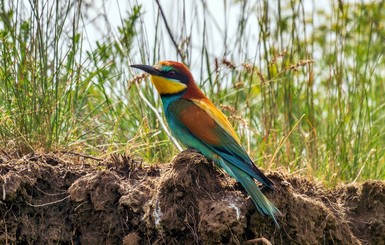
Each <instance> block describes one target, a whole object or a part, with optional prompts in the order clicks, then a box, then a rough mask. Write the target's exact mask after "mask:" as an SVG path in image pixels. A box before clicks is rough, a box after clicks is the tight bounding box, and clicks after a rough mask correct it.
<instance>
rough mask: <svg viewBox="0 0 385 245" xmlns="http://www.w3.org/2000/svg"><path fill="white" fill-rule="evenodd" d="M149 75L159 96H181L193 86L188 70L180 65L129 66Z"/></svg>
mask: <svg viewBox="0 0 385 245" xmlns="http://www.w3.org/2000/svg"><path fill="white" fill-rule="evenodd" d="M131 67H134V68H137V69H140V70H142V71H145V72H147V73H148V74H150V79H151V82H152V83H153V84H154V86H155V88H156V90H158V93H159V94H160V95H161V96H167V95H175V94H181V95H182V94H183V93H185V92H186V91H187V90H188V88H189V87H190V86H195V83H194V79H193V77H192V75H191V72H190V71H189V69H188V68H187V67H186V66H185V65H184V64H182V63H179V62H175V61H162V62H159V63H158V64H156V65H154V66H149V65H131Z"/></svg>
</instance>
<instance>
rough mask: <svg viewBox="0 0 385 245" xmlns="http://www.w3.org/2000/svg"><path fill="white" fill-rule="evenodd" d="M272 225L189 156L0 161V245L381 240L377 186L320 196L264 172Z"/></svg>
mask: <svg viewBox="0 0 385 245" xmlns="http://www.w3.org/2000/svg"><path fill="white" fill-rule="evenodd" d="M267 175H268V176H269V177H270V178H271V179H272V180H273V181H274V182H275V183H276V185H277V186H278V188H277V190H276V191H271V190H265V189H263V191H264V193H265V194H266V196H267V197H268V198H269V199H270V200H271V201H272V202H274V203H275V204H276V206H277V207H278V208H279V209H280V211H281V212H282V214H283V217H281V218H280V219H279V222H280V225H281V228H280V229H278V228H277V227H275V226H274V223H273V221H272V220H271V219H269V218H268V217H264V216H262V215H261V214H259V213H258V211H257V210H256V209H255V207H254V205H253V203H252V201H251V200H250V198H248V197H247V195H246V192H245V191H244V190H243V188H242V187H241V186H240V185H239V184H237V183H236V182H235V181H234V180H232V179H231V178H229V177H228V176H227V175H225V174H223V173H222V172H220V171H219V170H218V169H217V168H215V167H214V166H213V164H212V163H210V162H208V161H207V160H206V159H205V158H204V157H202V156H201V155H200V154H198V153H196V152H194V151H185V152H183V153H181V154H179V155H178V156H177V157H176V158H175V159H174V161H173V163H172V164H171V165H162V166H161V167H142V166H141V165H140V164H139V163H137V162H135V161H133V160H132V159H130V158H129V157H125V156H114V157H112V158H111V159H108V160H106V161H105V162H103V163H100V164H96V163H93V164H89V163H87V161H86V160H84V159H83V160H82V159H80V160H79V157H78V156H77V157H69V156H68V155H62V154H56V155H54V154H32V155H28V156H25V157H23V158H14V157H9V156H4V157H1V156H0V177H1V178H0V214H1V216H2V219H1V220H0V243H2V244H3V243H5V244H6V243H28V244H30V243H36V244H63V243H64V244H70V243H71V244H103V243H104V244H122V243H123V244H181V243H183V244H269V243H270V242H271V243H273V244H282V243H284V244H287V243H293V244H296V243H298V244H333V243H337V244H384V243H385V224H384V223H385V208H384V207H385V183H384V182H380V181H369V182H364V183H362V184H355V185H353V184H350V185H343V186H341V187H338V188H336V189H334V190H325V189H323V188H322V186H321V185H319V184H315V183H311V182H309V181H307V180H306V179H304V178H301V177H293V176H289V175H287V174H284V173H280V172H272V173H268V174H267Z"/></svg>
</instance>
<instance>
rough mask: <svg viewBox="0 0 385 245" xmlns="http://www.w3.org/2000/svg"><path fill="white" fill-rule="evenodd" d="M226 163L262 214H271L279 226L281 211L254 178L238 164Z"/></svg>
mask: <svg viewBox="0 0 385 245" xmlns="http://www.w3.org/2000/svg"><path fill="white" fill-rule="evenodd" d="M226 165H227V168H228V169H230V170H231V172H232V175H233V177H234V178H235V179H236V180H237V181H238V182H239V183H241V185H242V186H243V187H244V188H245V189H246V191H247V193H249V195H250V196H251V199H252V200H253V202H254V204H255V206H256V207H257V209H258V211H259V212H260V213H262V214H265V215H268V216H270V217H271V218H272V219H273V220H274V222H275V224H276V225H277V227H279V224H278V221H277V216H281V215H282V214H281V212H280V211H279V210H278V208H277V207H275V206H274V204H273V203H272V202H270V201H269V199H267V197H266V196H265V195H263V193H262V192H261V190H260V189H259V187H258V186H257V184H256V183H255V182H254V179H252V178H251V177H250V176H249V175H248V174H247V173H245V172H244V171H242V170H241V169H239V168H237V167H236V166H232V165H231V164H226ZM230 175H231V174H230Z"/></svg>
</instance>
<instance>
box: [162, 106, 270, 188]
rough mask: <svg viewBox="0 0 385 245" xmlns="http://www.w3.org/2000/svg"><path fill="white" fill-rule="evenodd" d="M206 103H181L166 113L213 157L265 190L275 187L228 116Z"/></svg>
mask: <svg viewBox="0 0 385 245" xmlns="http://www.w3.org/2000/svg"><path fill="white" fill-rule="evenodd" d="M207 101H208V102H207ZM207 101H205V100H185V99H179V100H177V101H176V102H174V103H171V104H170V106H169V108H168V112H167V113H168V115H169V116H170V117H172V118H173V121H174V122H175V124H176V126H178V127H181V128H183V129H184V130H188V131H189V132H190V134H191V135H193V136H194V137H195V138H196V139H197V140H198V141H199V142H201V143H202V144H204V145H205V146H206V147H208V148H209V149H210V150H212V151H213V152H214V153H216V154H217V155H219V156H221V157H222V158H223V159H224V160H226V161H227V162H229V163H230V164H233V165H234V166H236V167H237V168H239V169H241V170H243V171H244V172H245V173H247V174H249V175H250V176H251V177H253V178H255V179H257V180H258V181H260V182H261V183H263V184H265V185H266V186H268V187H272V186H273V183H272V182H271V181H270V180H269V179H268V178H267V177H266V176H265V175H264V174H263V173H262V172H261V171H260V170H259V169H258V168H257V167H256V166H255V165H254V163H253V162H252V161H251V159H250V157H249V156H248V154H247V153H246V151H245V150H244V148H243V147H242V146H241V145H240V141H239V138H238V136H237V135H236V133H235V131H234V129H233V128H232V126H231V124H230V122H229V121H228V120H227V118H226V116H225V115H224V114H223V113H222V112H221V111H219V110H218V109H217V108H216V107H215V106H214V105H213V104H212V103H211V102H210V101H209V100H207ZM198 150H199V149H198Z"/></svg>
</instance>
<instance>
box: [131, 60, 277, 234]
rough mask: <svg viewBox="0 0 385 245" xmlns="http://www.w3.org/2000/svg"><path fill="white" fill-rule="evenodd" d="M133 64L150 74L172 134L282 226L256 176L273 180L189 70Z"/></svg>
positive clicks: (267, 182)
mask: <svg viewBox="0 0 385 245" xmlns="http://www.w3.org/2000/svg"><path fill="white" fill-rule="evenodd" d="M131 67H134V68H137V69H140V70H143V71H145V72H147V73H149V74H150V80H151V82H152V83H153V84H154V86H155V88H156V90H157V91H158V92H159V95H160V97H161V99H162V103H163V110H164V113H165V115H166V120H167V123H168V125H169V127H170V129H171V132H172V134H173V135H174V136H175V137H176V138H177V139H178V140H179V141H180V142H181V143H182V144H183V145H185V146H186V147H188V148H192V149H195V150H197V151H199V152H200V153H202V154H203V155H204V156H205V157H207V158H208V159H211V160H213V161H214V162H215V163H216V164H217V165H218V166H219V167H221V168H223V169H224V170H225V171H226V172H227V173H228V174H229V175H230V176H231V177H233V178H235V179H236V180H237V181H238V182H240V183H241V185H242V186H243V187H244V188H245V189H246V191H247V192H248V193H249V195H250V196H251V198H252V200H253V202H254V204H255V206H256V207H257V209H258V210H259V212H261V213H262V214H265V215H269V216H270V217H271V218H272V219H273V220H274V222H275V223H276V225H277V226H278V227H279V225H278V222H277V219H276V216H278V215H280V212H279V210H278V209H277V208H276V207H275V206H274V204H272V203H271V202H270V201H269V200H268V199H267V198H266V197H265V196H264V195H263V193H262V192H261V190H260V189H259V188H258V186H257V185H256V183H255V182H254V179H256V180H258V181H259V182H261V183H262V184H264V185H266V186H268V187H269V188H271V189H273V188H274V186H273V183H272V182H271V181H270V180H269V179H268V178H267V177H266V176H265V175H264V174H263V173H262V172H261V171H260V170H259V169H258V168H257V167H256V166H255V165H254V163H253V161H252V160H251V159H250V157H249V155H248V154H247V153H246V151H245V149H244V148H243V147H242V145H241V143H240V140H239V138H238V136H237V134H236V133H235V130H234V129H233V127H232V126H231V124H230V122H229V121H228V119H227V118H226V116H225V115H224V114H223V113H222V112H221V111H220V110H218V109H217V107H215V105H214V104H213V103H212V102H211V101H210V100H209V99H208V98H207V97H206V96H205V95H204V94H203V92H202V91H201V90H200V89H199V88H198V87H197V85H196V84H195V82H194V79H193V76H192V74H191V72H190V71H189V69H188V68H187V67H186V66H185V65H184V64H182V63H178V62H174V61H162V62H160V63H158V64H156V65H154V66H149V65H131Z"/></svg>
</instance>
